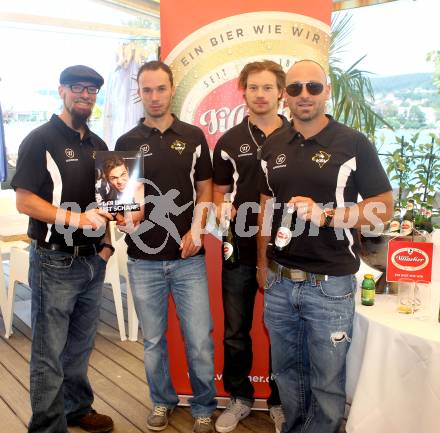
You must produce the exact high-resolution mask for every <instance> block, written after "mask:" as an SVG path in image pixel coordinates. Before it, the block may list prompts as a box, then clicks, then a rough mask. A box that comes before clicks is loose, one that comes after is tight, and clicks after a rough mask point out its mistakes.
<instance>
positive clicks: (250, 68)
mask: <svg viewBox="0 0 440 433" xmlns="http://www.w3.org/2000/svg"><path fill="white" fill-rule="evenodd" d="M263 71H269V72H272V73H273V74H274V75H275V77H276V79H277V86H278V89H279V90H283V89H284V88H285V87H286V73H285V72H284V71H283V68H282V67H281V66H280V65H279V64H278V63H275V62H273V61H272V60H262V61H261V62H251V63H248V64H247V65H245V66H244V68H243V69H242V70H241V72H240V75H239V76H238V88H239V89H240V90H246V88H247V80H248V77H249V74H253V73H255V72H263Z"/></svg>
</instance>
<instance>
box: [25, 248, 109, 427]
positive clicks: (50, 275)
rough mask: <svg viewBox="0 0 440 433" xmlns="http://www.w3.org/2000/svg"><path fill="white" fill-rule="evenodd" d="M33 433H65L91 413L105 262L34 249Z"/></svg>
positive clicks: (31, 277) (96, 257)
mask: <svg viewBox="0 0 440 433" xmlns="http://www.w3.org/2000/svg"><path fill="white" fill-rule="evenodd" d="M29 261H30V262H29V263H30V266H29V283H30V287H31V289H32V353H31V362H30V375H31V379H30V397H31V406H32V418H31V421H30V423H29V430H28V431H29V433H64V432H67V422H69V421H73V420H75V419H77V418H80V417H82V416H83V415H85V414H86V413H87V412H89V411H90V409H91V405H92V402H93V392H92V389H91V387H90V383H89V380H88V378H87V367H88V363H89V358H90V354H91V352H92V350H93V345H94V341H95V335H96V329H97V326H98V319H99V308H100V303H101V294H102V284H103V281H104V274H105V266H106V263H105V261H104V260H103V259H102V258H101V257H100V256H99V255H97V254H96V255H92V256H87V257H73V256H72V255H71V254H66V253H63V252H58V251H49V250H45V249H42V248H36V247H35V246H32V247H31V250H30V258H29Z"/></svg>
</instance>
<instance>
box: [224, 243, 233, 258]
mask: <svg viewBox="0 0 440 433" xmlns="http://www.w3.org/2000/svg"><path fill="white" fill-rule="evenodd" d="M233 252H234V247H233V246H232V245H231V244H230V243H229V242H223V257H224V258H225V260H228V259H229V257H231V256H232V253H233Z"/></svg>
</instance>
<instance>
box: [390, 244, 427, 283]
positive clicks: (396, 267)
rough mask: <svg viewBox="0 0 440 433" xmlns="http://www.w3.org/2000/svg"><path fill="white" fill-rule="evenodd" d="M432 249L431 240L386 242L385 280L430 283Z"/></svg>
mask: <svg viewBox="0 0 440 433" xmlns="http://www.w3.org/2000/svg"><path fill="white" fill-rule="evenodd" d="M432 251H433V244H432V243H431V242H411V241H396V240H391V241H390V242H389V243H388V258H387V281H390V282H391V281H395V282H398V281H406V282H416V283H417V282H419V283H430V282H431V274H432Z"/></svg>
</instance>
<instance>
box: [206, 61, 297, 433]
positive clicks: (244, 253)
mask: <svg viewBox="0 0 440 433" xmlns="http://www.w3.org/2000/svg"><path fill="white" fill-rule="evenodd" d="M285 79H286V74H285V72H284V71H283V69H282V68H281V66H280V65H279V64H277V63H275V62H273V61H270V60H264V61H259V62H252V63H248V64H247V65H245V66H244V68H243V69H242V71H241V72H240V75H239V78H238V86H239V89H240V90H241V91H242V92H243V98H244V100H245V102H246V106H247V108H248V115H247V116H245V118H244V119H243V121H242V122H241V123H240V124H238V125H236V126H234V127H233V128H231V129H230V130H229V131H227V132H226V133H225V134H224V135H223V136H222V137H221V138H220V140H219V141H218V143H217V145H216V147H215V149H214V160H213V162H214V204H215V205H216V209H217V218H218V220H219V221H220V223H222V221H224V219H225V218H226V219H233V220H234V219H235V217H236V215H237V210H239V207H240V206H242V208H241V210H239V215H240V214H241V217H242V220H241V221H238V222H237V224H238V225H233V226H232V227H236V228H239V227H241V232H239V233H236V236H237V243H238V250H239V256H240V259H239V263H238V264H237V265H236V266H233V267H229V266H227V264H226V263H225V264H224V266H223V269H222V295H223V311H224V315H225V331H224V340H223V343H224V366H223V384H224V387H225V390H226V391H227V392H229V393H230V394H231V402H230V404H229V405H228V407H227V408H226V410H225V411H224V412H223V413H222V414H221V415H220V416H219V418H218V419H217V421H216V424H215V427H216V430H217V431H218V432H220V433H226V432H230V431H232V430H234V429H235V428H236V426H237V424H238V423H239V421H240V420H242V419H244V418H245V417H247V416H248V415H249V414H250V412H251V408H252V405H253V402H254V387H253V385H252V383H251V381H250V380H249V374H250V372H251V368H252V361H253V354H252V339H251V336H250V331H251V328H252V320H253V315H254V303H255V295H256V293H257V290H258V283H257V279H256V259H257V257H256V249H257V244H256V235H255V234H253V235H252V234H251V233H250V232H249V230H250V228H251V227H255V226H256V224H257V212H256V210H255V209H251V208H250V207H248V204H249V203H253V204H256V203H258V201H259V190H258V187H257V185H256V184H255V181H256V179H257V178H258V173H259V171H260V170H261V168H260V161H259V158H260V154H261V151H262V146H263V144H264V142H265V140H266V138H267V137H269V136H271V135H272V134H275V133H277V132H279V131H280V130H282V128H285V127H288V125H289V123H288V121H287V119H286V118H285V117H284V116H280V115H278V108H279V102H280V101H281V100H282V97H283V89H284V87H285ZM227 196H229V197H230V201H231V202H232V203H228V202H227V201H226V200H225V197H227ZM243 211H244V212H243ZM238 219H239V220H240V217H239V218H238ZM241 222H243V223H244V224H240V223H241ZM236 231H237V230H236ZM269 376H270V372H269ZM269 384H270V388H271V394H270V396H269V398H268V400H267V404H268V406H269V410H270V415H271V418H272V419H273V421H274V422H275V427H276V431H277V432H278V433H279V431H280V429H281V425H282V423H283V421H284V416H283V412H282V409H281V403H280V398H279V394H278V389H277V386H276V384H275V382H274V381H273V380H272V378H270V379H269Z"/></svg>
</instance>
